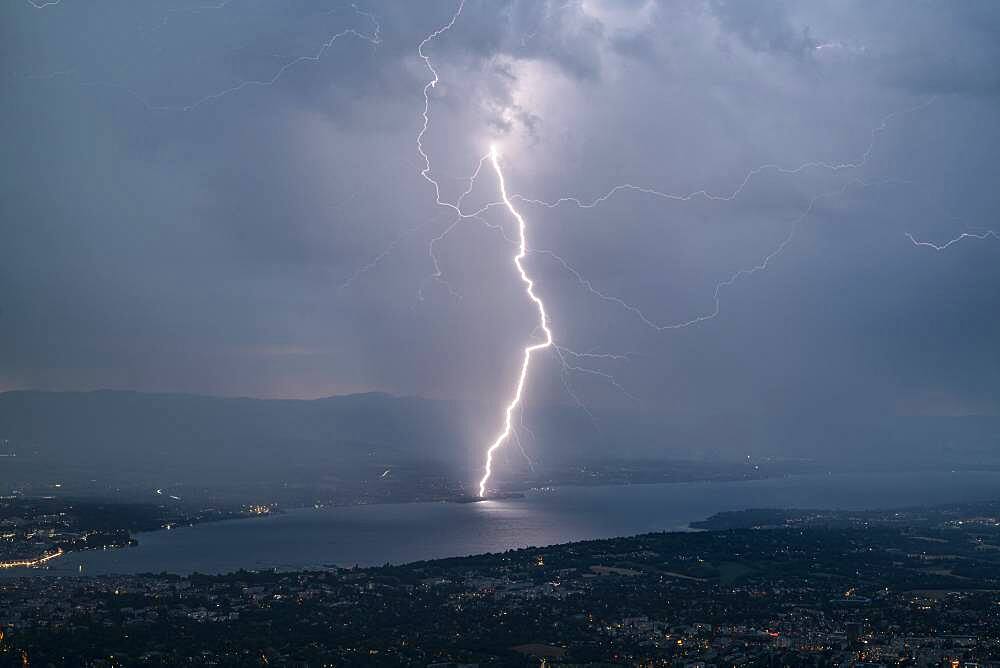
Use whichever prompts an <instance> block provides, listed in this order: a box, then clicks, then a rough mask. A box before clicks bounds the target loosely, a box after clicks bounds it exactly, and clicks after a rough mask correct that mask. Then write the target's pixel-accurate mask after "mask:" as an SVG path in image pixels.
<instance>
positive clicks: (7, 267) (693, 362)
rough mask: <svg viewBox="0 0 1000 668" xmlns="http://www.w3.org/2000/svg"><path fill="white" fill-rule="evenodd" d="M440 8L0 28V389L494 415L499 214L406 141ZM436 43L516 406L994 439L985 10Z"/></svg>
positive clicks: (482, 35)
mask: <svg viewBox="0 0 1000 668" xmlns="http://www.w3.org/2000/svg"><path fill="white" fill-rule="evenodd" d="M457 8H458V4H457V2H455V1H454V0H444V1H438V0H435V1H433V2H419V3H418V2H369V1H367V0H361V1H360V2H359V3H358V4H357V5H356V6H355V7H353V8H352V6H351V5H350V4H349V3H336V2H328V1H320V0H316V1H312V0H294V1H288V2H276V1H274V0H230V1H229V2H215V1H214V0H200V1H199V0H191V1H183V2H180V1H175V2H170V3H137V2H131V1H127V0H119V1H111V0H102V1H101V2H96V3H89V2H79V1H78V0H62V1H61V2H41V1H40V0H35V1H34V2H32V1H22V0H11V1H9V2H5V3H3V5H2V7H0V31H2V32H0V59H2V65H3V67H2V73H0V74H2V77H3V78H2V87H3V88H2V90H3V92H2V98H3V104H2V105H0V142H2V144H3V146H4V150H3V152H2V157H0V225H2V236H0V239H2V241H0V390H10V389H22V388H39V389H52V390H77V389H96V388H119V389H134V390H142V391H158V392H191V393H205V394H217V395H241V396H255V397H284V398H311V397H320V396H326V395H331V394H341V393H350V392H360V391H384V392H389V393H394V394H404V395H419V396H425V397H440V398H457V399H465V400H474V401H476V402H483V403H486V404H490V403H491V402H496V401H498V400H500V399H502V398H503V397H504V396H505V395H506V394H508V393H509V391H510V388H511V385H512V383H513V381H514V379H515V377H516V372H517V368H518V364H519V361H520V356H521V351H522V350H523V347H524V346H525V345H527V344H529V343H530V342H531V341H533V340H537V332H535V331H534V330H535V327H536V324H537V316H536V313H535V311H534V309H533V306H532V304H531V302H530V301H529V300H528V299H527V297H526V295H525V292H524V286H523V284H522V283H521V282H520V280H519V278H518V275H517V273H516V270H515V268H514V266H513V264H512V262H511V260H512V257H513V255H514V253H515V252H516V247H515V246H514V245H512V243H511V241H513V240H515V238H516V221H515V220H514V219H513V217H512V216H510V215H509V213H508V212H507V211H505V210H504V209H503V208H502V207H492V208H490V209H489V210H488V211H487V212H486V213H484V215H483V216H482V217H481V219H475V218H469V219H463V220H461V221H459V222H458V223H457V224H454V223H455V222H456V221H455V216H454V212H453V211H451V210H449V209H448V208H447V207H441V206H437V205H436V204H435V193H434V188H433V186H432V185H431V183H429V182H428V181H427V180H425V179H424V178H422V177H421V169H422V168H423V166H424V165H423V161H422V158H421V156H420V154H419V153H418V150H417V144H416V139H417V136H418V133H420V130H421V127H422V125H423V117H422V112H423V109H424V95H423V90H424V87H425V85H426V84H427V83H428V82H429V81H430V80H431V78H432V73H431V71H430V70H429V69H428V68H427V66H426V63H425V62H424V61H423V60H421V58H420V57H419V54H418V45H419V44H420V43H421V42H422V41H423V40H424V39H425V38H427V37H428V36H429V35H431V34H432V33H434V31H436V30H438V29H440V28H442V27H444V26H446V25H447V24H448V23H449V21H451V20H452V18H453V17H455V15H456V10H457ZM424 51H425V53H426V55H427V56H429V58H430V62H431V63H432V65H433V67H434V68H435V69H436V70H437V72H438V74H439V76H440V83H439V84H438V85H437V86H436V87H434V88H432V89H430V92H429V124H428V128H427V131H426V134H425V135H424V137H423V146H424V149H425V150H426V152H427V155H428V157H429V159H430V165H431V172H430V175H431V176H432V177H433V178H434V179H436V180H437V181H438V182H439V183H440V185H441V198H442V200H445V201H449V202H455V201H456V200H457V199H458V198H459V197H460V196H461V195H462V193H463V191H465V190H466V188H467V187H468V185H469V181H468V178H469V176H470V175H471V174H472V173H473V172H474V170H475V169H476V167H477V164H478V162H479V159H480V158H481V157H482V156H483V155H484V154H486V153H487V152H488V150H489V147H490V145H491V144H494V143H495V144H496V145H497V147H498V150H499V152H500V154H501V164H502V166H503V171H504V174H505V176H506V181H507V185H508V188H509V191H510V193H511V194H512V195H514V194H516V195H518V196H519V197H515V198H514V203H515V205H516V206H517V207H518V210H519V211H520V212H521V214H522V215H523V216H524V218H525V220H526V221H527V225H528V229H527V233H528V245H529V249H530V251H531V252H530V253H529V255H528V256H527V258H526V260H525V266H526V267H527V269H528V271H529V272H530V274H531V275H532V277H533V278H534V279H535V281H536V290H537V292H538V294H539V295H540V296H541V297H542V298H543V299H544V301H545V304H546V306H547V308H548V310H549V314H550V316H551V326H552V329H553V332H554V333H555V337H556V342H557V344H558V345H559V346H560V347H561V348H564V349H565V351H564V352H563V353H562V355H561V357H560V355H559V354H555V353H553V352H551V351H546V352H543V353H541V354H540V355H539V356H538V357H537V363H536V364H535V365H534V366H532V368H531V375H530V379H529V390H528V395H527V400H528V401H532V402H546V401H551V402H560V403H566V404H572V403H574V402H575V401H576V400H577V399H579V400H580V401H581V402H582V403H584V404H586V405H588V406H590V407H593V408H595V409H598V410H619V409H627V408H631V407H634V406H639V407H641V408H643V409H646V410H653V411H658V412H663V413H677V414H699V415H712V414H727V413H760V414H774V413H778V414H785V413H800V412H806V413H813V412H816V413H832V414H837V415H842V414H866V413H879V414H885V413H889V414H899V415H958V414H997V413H998V411H1000V346H998V342H1000V236H997V234H1000V221H998V217H997V213H996V212H997V210H998V208H1000V188H998V187H997V173H998V172H997V167H996V164H997V155H998V153H1000V68H998V67H997V65H998V63H1000V4H998V3H996V2H990V1H983V2H961V3H957V2H956V3H944V2H940V3H924V2H902V1H899V2H870V1H867V0H865V1H860V0H858V1H843V0H837V1H831V2H816V3H793V2H788V3H785V2H766V3H752V4H751V3H745V2H737V1H733V2H724V1H718V2H663V3H658V2H652V1H648V0H643V1H638V0H635V1H633V0H630V1H616V2H612V1H610V0H606V1H599V0H575V1H574V0H570V1H568V2H562V1H553V2H541V1H535V0H521V1H515V2H499V1H496V2H495V1H493V0H468V2H467V3H466V4H465V6H464V8H463V9H462V11H461V13H460V14H459V15H458V16H457V18H456V19H455V22H454V24H453V25H452V27H451V28H450V29H449V30H447V31H445V32H442V33H441V34H440V35H439V36H438V37H436V38H434V39H432V40H430V41H428V42H427V43H426V46H425V47H424ZM761 167H763V169H758V168H761ZM624 184H630V185H631V186H634V188H621V189H617V190H614V189H615V186H621V185H624ZM652 191H656V192H652ZM609 193H611V195H610V196H609V197H607V198H604V197H603V196H604V195H607V194H609ZM706 194H707V195H708V196H706ZM664 195H669V196H664ZM688 195H690V197H689V196H688ZM562 197H569V198H575V199H570V200H563V201H561V202H559V203H558V204H556V202H557V200H559V198H562ZM498 199H499V192H498V183H497V179H496V175H495V174H494V173H493V171H492V170H491V169H490V168H489V165H488V163H487V164H486V165H485V166H484V168H483V170H482V171H481V173H480V175H479V178H478V180H477V181H476V182H475V184H474V187H473V189H472V190H471V192H470V193H469V194H468V195H467V196H466V197H465V198H464V199H463V208H465V209H467V210H475V209H477V208H479V207H481V206H482V205H484V204H486V203H489V202H496V201H497V200H498ZM595 200H599V201H596V202H595ZM542 202H548V203H550V204H551V206H546V205H545V204H543V203H542ZM591 204H593V205H592V206H591ZM581 205H582V206H581ZM453 224H454V226H453ZM446 231H447V232H448V233H447V234H444V233H445V232H446ZM991 231H996V233H992V234H991ZM963 233H965V234H967V235H968V236H966V237H961V235H962V234H963ZM907 234H910V235H912V239H911V237H908V236H907ZM435 238H438V239H439V240H438V241H435V242H434V243H433V247H432V246H431V242H432V240H434V239H435ZM952 239H959V240H958V241H956V242H955V243H953V244H951V245H949V246H948V247H947V248H943V247H944V245H945V244H946V243H947V242H948V241H949V240H952ZM914 240H916V241H917V242H928V243H933V244H936V245H937V248H936V247H934V246H931V245H922V244H920V243H915V242H914ZM431 248H433V251H434V255H436V258H437V268H436V267H435V260H434V258H433V257H432V254H431ZM938 248H941V250H939V249H938ZM568 267H572V269H569V268H568ZM588 286H589V289H588ZM716 296H717V299H716ZM684 323H691V324H689V325H686V326H681V327H671V326H672V325H683V324H684ZM533 336H534V339H533ZM569 351H575V353H577V354H576V355H574V354H573V353H572V352H569ZM605 354H611V355H610V356H605ZM564 362H565V365H568V366H570V367H574V366H575V367H577V368H568V369H567V368H565V367H564ZM584 367H586V369H589V370H590V371H587V370H585V369H584ZM608 376H613V377H614V382H613V383H612V382H609V378H608Z"/></svg>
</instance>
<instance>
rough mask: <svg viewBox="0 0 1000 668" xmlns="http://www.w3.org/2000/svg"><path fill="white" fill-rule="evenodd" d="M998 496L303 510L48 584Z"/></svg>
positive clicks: (819, 496) (62, 563) (555, 498)
mask: <svg viewBox="0 0 1000 668" xmlns="http://www.w3.org/2000/svg"><path fill="white" fill-rule="evenodd" d="M998 496H1000V472H943V473H933V472H925V473H901V474H844V475H827V476H796V477H789V478H775V479H770V480H756V481H747V482H716V483H707V482H698V483H674V484H661V485H632V486H615V487H566V488H561V489H557V490H554V491H549V492H544V493H541V492H536V493H529V494H527V495H526V496H525V498H523V499H509V500H498V501H484V502H481V503H411V504H391V505H374V506H354V507H348V508H324V509H312V508H310V509H299V510H292V511H289V512H287V513H285V514H282V515H275V516H270V517H265V518H255V519H246V520H233V521H227V522H217V523H213V524H202V525H198V526H194V527H184V528H180V529H174V530H173V531H158V532H153V533H147V534H140V535H139V536H138V539H139V545H137V546H135V547H131V548H125V549H120V550H110V551H100V552H90V553H77V554H72V555H68V556H66V557H63V558H61V559H59V560H56V561H55V562H52V566H51V568H50V569H49V570H48V571H47V572H48V573H49V574H65V575H75V574H77V573H79V572H80V567H81V566H82V567H83V572H84V573H89V574H101V573H136V572H160V571H171V572H179V573H185V572H191V571H200V572H203V573H217V572H227V571H232V570H236V569H239V568H247V569H267V568H281V569H301V568H310V567H312V568H318V567H322V566H330V565H337V566H351V565H354V564H358V565H362V566H366V565H378V564H384V563H387V562H391V563H402V562H408V561H416V560H421V559H431V558H439V557H450V556H461V555H467V554H479V553H483V552H497V551H503V550H507V549H510V548H515V547H524V546H527V545H551V544H553V543H564V542H568V541H574V540H585V539H592V538H609V537H612V536H624V535H630V534H636V533H643V532H649V531H664V530H668V531H672V530H684V529H686V528H687V525H688V523H689V522H691V521H693V520H697V519H703V518H705V517H707V516H709V515H711V514H713V513H716V512H720V511H723V510H741V509H745V508H843V509H865V508H893V507H903V506H913V505H934V504H943V503H954V502H962V501H977V500H986V499H991V498H996V497H998ZM34 572H35V573H38V574H40V573H43V572H46V571H34Z"/></svg>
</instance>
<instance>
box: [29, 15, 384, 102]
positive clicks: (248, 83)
mask: <svg viewBox="0 0 1000 668" xmlns="http://www.w3.org/2000/svg"><path fill="white" fill-rule="evenodd" d="M231 1H232V0H226V1H224V2H221V3H220V4H218V5H210V6H203V7H194V8H189V9H187V10H171V11H173V12H180V11H206V10H210V9H222V8H223V7H225V6H227V5H228V4H229V2H231ZM28 4H30V5H31V6H33V7H35V8H36V9H42V8H43V7H47V6H49V5H55V4H59V3H58V2H46V3H45V4H36V3H35V2H34V1H33V0H28ZM351 9H352V10H353V11H354V13H355V15H356V16H359V17H361V18H363V19H365V20H366V21H368V22H370V23H371V24H372V29H371V32H369V33H365V32H362V31H361V30H358V29H355V28H346V29H344V30H341V31H340V32H337V33H334V34H333V35H331V36H330V37H328V38H327V39H326V41H324V42H323V43H322V44H320V45H319V47H318V48H317V49H316V50H315V51H314V52H313V53H312V54H311V55H305V56H297V57H293V58H292V59H291V60H289V62H287V63H285V64H284V65H282V66H281V67H279V68H278V69H277V70H275V71H274V74H273V75H271V76H270V77H268V78H265V79H243V80H241V81H238V82H237V83H235V84H234V85H232V86H229V87H227V88H223V89H220V90H217V91H215V92H213V93H209V94H207V95H204V96H202V97H200V98H198V99H196V100H193V101H192V102H189V103H188V104H184V105H160V104H154V103H153V102H152V101H151V100H150V98H148V97H146V96H144V95H142V94H141V93H139V92H138V91H136V90H135V89H133V88H131V87H129V86H127V85H124V84H120V83H114V82H107V81H80V82H79V85H80V86H81V87H83V88H110V89H113V90H119V91H122V92H123V93H125V94H127V95H129V96H130V97H132V98H134V99H135V100H136V101H137V102H139V104H141V105H142V106H143V107H144V108H145V109H146V110H147V111H157V112H163V111H169V112H183V113H187V112H190V111H194V110H195V109H197V108H199V107H201V106H203V105H205V104H209V103H212V102H216V101H217V100H219V99H221V98H224V97H227V96H229V95H232V94H233V93H237V92H239V91H242V90H244V89H246V88H268V87H270V86H273V85H275V84H276V83H278V81H279V80H280V79H281V78H282V77H284V75H285V73H286V72H288V71H289V70H290V69H292V68H295V67H296V66H298V65H301V64H302V63H307V62H309V63H316V62H319V61H320V60H322V59H323V57H324V56H325V55H326V53H327V52H328V51H330V50H331V49H332V48H333V46H334V44H335V43H336V42H338V41H339V40H341V39H342V38H344V37H353V38H356V39H359V40H363V41H365V42H368V43H369V44H371V45H372V46H373V47H376V48H377V47H378V46H379V45H380V44H381V43H382V25H381V24H380V23H379V21H378V18H377V17H376V16H375V15H374V14H372V13H371V12H367V11H364V10H362V9H359V8H358V7H357V5H353V4H352V5H351ZM328 13H329V12H328ZM168 16H169V15H168ZM70 73H72V70H64V71H61V72H54V73H51V74H48V75H40V76H39V75H33V76H28V77H26V78H31V79H47V78H54V77H55V76H62V75H65V74H70Z"/></svg>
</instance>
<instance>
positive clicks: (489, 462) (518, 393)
mask: <svg viewBox="0 0 1000 668" xmlns="http://www.w3.org/2000/svg"><path fill="white" fill-rule="evenodd" d="M490 162H491V163H492V164H493V170H494V171H495V172H496V174H497V181H498V182H499V184H500V198H501V200H502V201H503V204H504V206H506V207H507V210H508V211H510V214H511V215H512V216H514V219H515V220H516V221H517V232H518V249H517V255H515V256H514V266H515V267H517V272H518V274H520V276H521V281H522V282H523V283H524V286H525V292H526V293H527V294H528V297H529V298H530V299H531V301H532V302H534V304H535V308H537V309H538V327H539V329H541V330H542V332H544V333H545V339H544V340H543V341H542V342H541V343H535V344H532V345H530V346H526V347H525V349H524V358H523V360H522V361H521V373H520V374H519V375H518V378H517V386H516V387H515V389H514V396H513V397H511V400H510V402H509V403H508V404H507V410H506V411H504V421H503V429H502V430H501V431H500V433H499V434H497V436H496V438H495V439H493V442H492V443H491V444H490V447H489V448H487V450H486V463H485V465H484V470H483V477H482V479H481V480H480V481H479V496H480V497H485V496H486V483H487V482H489V480H490V476H491V475H493V453H495V452H496V451H497V450H498V449H500V447H501V446H503V444H504V443H505V442H506V441H507V440H508V439H509V438H510V435H511V433H512V432H513V431H514V424H513V422H514V411H516V410H517V409H518V407H519V406H520V405H521V397H522V395H523V394H524V385H525V383H526V382H527V379H528V369H529V368H530V367H531V356H532V354H533V353H535V352H536V351H539V350H544V349H545V348H550V347H552V343H553V340H554V339H553V336H552V330H551V329H549V316H548V313H546V312H545V303H544V302H543V301H542V300H541V298H539V296H538V295H536V294H535V282H534V281H533V280H531V277H530V276H529V275H528V272H527V271H526V270H525V268H524V265H523V264H522V261H523V260H524V258H525V257H527V255H528V238H527V237H528V235H527V227H528V226H527V223H525V222H524V217H523V216H522V215H521V214H520V213H519V212H518V210H517V209H515V208H514V205H513V204H512V203H511V201H510V197H508V195H507V183H506V181H505V180H504V176H503V170H502V169H501V168H500V156H499V153H498V152H497V148H496V146H491V147H490Z"/></svg>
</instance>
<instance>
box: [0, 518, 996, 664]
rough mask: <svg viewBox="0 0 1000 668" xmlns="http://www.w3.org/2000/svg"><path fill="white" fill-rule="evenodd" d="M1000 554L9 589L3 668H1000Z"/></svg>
mask: <svg viewBox="0 0 1000 668" xmlns="http://www.w3.org/2000/svg"><path fill="white" fill-rule="evenodd" d="M998 545H1000V534H998V533H997V530H996V527H995V526H993V525H989V524H985V523H980V524H976V523H970V524H962V525H958V524H955V525H953V526H943V527H940V528H937V529H933V528H921V529H920V530H919V531H917V532H914V531H911V530H907V529H901V528H868V529H864V528H848V529H841V528H815V529H773V530H753V529H735V530H726V531H710V532H700V533H686V534H684V533H671V534H649V535H644V536H637V537H633V538H622V539H613V540H605V541H592V542H585V543H573V544H568V545H562V546H555V547H548V548H528V549H524V550H517V551H511V552H507V553H503V554H493V555H482V556H476V557H464V558H456V559H445V560H437V561H429V562H419V563H415V564H409V565H402V566H384V567H380V568H368V569H339V570H334V569H330V570H324V571H311V572H271V571H267V572H245V571H243V572H236V573H231V574H227V575H213V576H206V575H197V574H194V575H189V576H177V575H134V576H109V577H95V578H82V577H81V578H75V577H74V578H70V577H47V576H44V575H38V576H33V577H20V578H8V579H2V580H0V629H2V633H3V640H2V641H0V666H5V665H18V666H22V665H39V666H48V665H56V666H70V665H72V666H112V665H129V666H131V665H164V666H165V665H182V664H186V665H217V666H238V665H292V666H296V665H303V666H312V665H336V666H352V665H358V666H361V665H364V666H369V665H375V666H379V665H386V666H389V665H412V666H439V667H444V666H454V665H479V666H497V665H499V666H506V665H511V666H537V665H540V664H541V663H542V662H544V663H546V664H547V665H552V666H556V665H592V666H601V665H629V666H683V667H689V668H707V667H710V666H715V667H718V668H722V667H723V666H727V667H728V666H858V667H862V666H943V667H948V668H951V667H953V666H958V667H959V668H963V667H964V668H974V667H976V668H979V667H986V666H992V667H995V668H1000V550H997V549H996V548H997V546H998ZM4 662H6V663H4Z"/></svg>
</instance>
